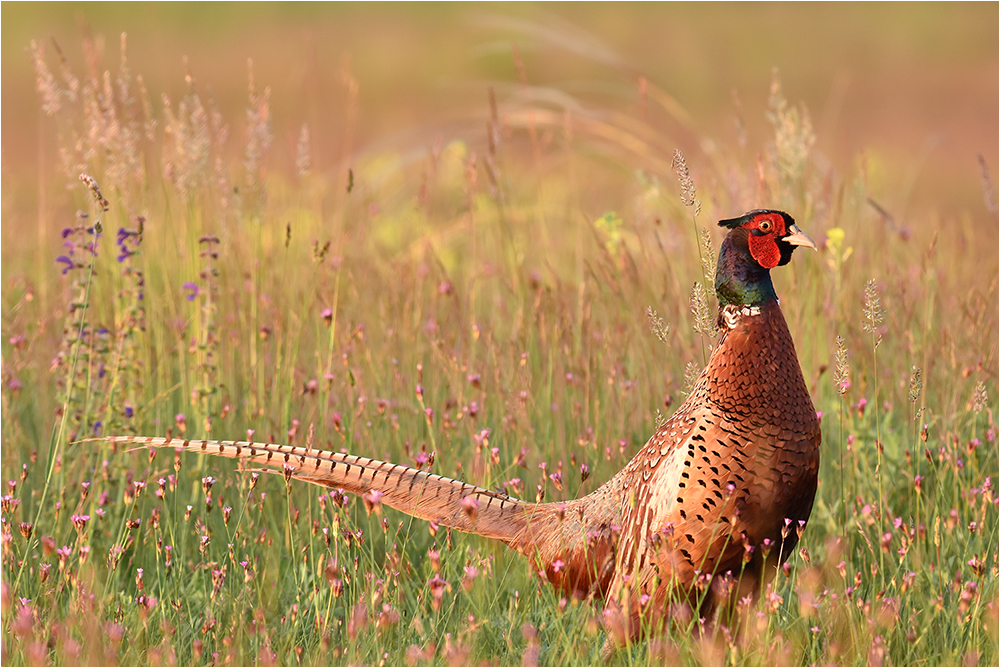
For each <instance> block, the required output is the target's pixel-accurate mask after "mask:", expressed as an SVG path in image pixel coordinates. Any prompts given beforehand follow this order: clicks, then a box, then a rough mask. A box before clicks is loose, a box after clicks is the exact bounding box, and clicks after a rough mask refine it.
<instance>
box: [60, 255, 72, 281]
mask: <svg viewBox="0 0 1000 668" xmlns="http://www.w3.org/2000/svg"><path fill="white" fill-rule="evenodd" d="M60 263H61V264H63V265H65V266H64V267H63V270H62V273H63V276H65V275H66V273H67V272H68V271H69V270H70V269H74V268H75V267H76V263H75V262H73V260H71V259H69V258H68V257H66V256H65V255H60V256H59V257H57V258H56V264H60Z"/></svg>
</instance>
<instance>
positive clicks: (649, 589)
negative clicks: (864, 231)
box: [109, 209, 820, 647]
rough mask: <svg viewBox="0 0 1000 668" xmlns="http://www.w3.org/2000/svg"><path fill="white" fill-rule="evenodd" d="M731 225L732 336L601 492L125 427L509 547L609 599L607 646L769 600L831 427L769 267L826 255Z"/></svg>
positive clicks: (770, 232)
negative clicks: (824, 424) (799, 256)
mask: <svg viewBox="0 0 1000 668" xmlns="http://www.w3.org/2000/svg"><path fill="white" fill-rule="evenodd" d="M719 224H720V225H721V226H724V227H727V228H730V229H731V230H732V231H731V232H730V233H729V234H728V236H727V237H726V239H725V241H724V242H723V244H722V249H721V251H720V254H719V263H718V269H717V273H716V279H715V287H716V292H717V294H718V297H719V304H720V309H719V317H718V327H719V329H720V331H721V334H720V336H719V341H718V345H717V346H716V347H715V349H714V351H713V353H712V356H711V359H710V360H709V363H708V366H707V367H706V368H705V370H704V371H703V372H702V373H701V376H700V377H699V378H698V381H697V383H696V384H695V387H694V390H693V391H692V393H691V395H690V396H689V397H688V399H687V400H686V401H685V402H684V403H683V404H682V405H681V407H680V408H679V409H678V410H677V412H676V413H674V415H673V416H672V417H671V418H670V419H669V420H667V421H666V422H665V423H664V424H663V425H662V426H661V427H660V428H659V429H657V430H656V433H654V434H653V436H652V438H650V439H649V441H648V442H647V443H646V445H645V446H644V447H643V448H642V449H641V450H640V451H639V452H638V454H636V456H635V457H634V458H633V459H632V461H631V462H630V463H629V464H628V465H627V466H626V467H625V468H624V469H622V470H621V471H620V472H619V473H618V474H617V475H615V476H614V477H613V478H612V479H611V480H609V481H608V482H607V483H605V484H604V485H603V486H601V487H600V488H598V489H597V490H596V491H594V492H593V493H592V494H589V495H588V496H585V497H583V498H580V499H576V500H574V501H569V502H566V503H544V504H542V503H527V502H524V501H521V500H519V499H516V498H513V497H511V496H508V495H506V494H501V493H498V492H494V491H491V490H488V489H484V488H482V487H477V486H474V485H470V484H468V483H465V482H461V481H458V480H453V479H450V478H446V477H444V476H440V475H437V474H435V473H428V472H426V471H421V470H417V469H414V468H410V467H407V466H400V465H398V464H392V463H388V462H381V461H377V460H374V459H369V458H367V457H359V456H356V455H348V454H341V453H334V452H328V451H320V450H314V449H307V448H304V447H297V446H289V445H276V444H270V443H251V442H245V441H191V440H181V439H166V438H158V437H132V436H115V437H110V438H109V440H112V441H115V442H119V443H135V444H140V445H144V446H153V447H170V448H178V449H185V450H194V451H198V452H207V453H210V454H214V455H221V456H224V457H230V458H234V459H241V460H244V461H247V462H252V463H254V464H258V465H263V466H270V467H274V468H280V469H282V470H283V471H284V473H285V474H286V475H288V476H290V477H291V478H296V479H299V480H305V481H307V482H311V483H315V484H317V485H321V486H324V487H330V488H335V489H336V488H339V489H343V490H345V491H348V492H351V493H354V494H364V493H368V492H370V491H371V490H377V491H378V492H380V493H381V502H382V503H385V504H386V505H388V506H391V507H393V508H397V509H398V510H401V511H403V512H405V513H408V514H410V515H414V516H416V517H420V518H423V519H427V520H432V521H435V522H437V523H438V524H440V525H443V526H447V527H452V528H454V529H458V530H460V531H466V532H471V533H476V534H479V535H482V536H486V537H489V538H496V539H498V540H500V541H503V542H504V543H506V544H507V545H509V546H510V547H512V548H514V549H515V550H517V551H518V552H520V553H522V554H524V555H525V556H527V557H529V558H530V559H532V560H533V561H534V562H535V563H536V564H537V566H538V567H539V569H540V570H543V571H544V573H545V575H546V576H547V578H548V579H549V581H550V582H551V583H552V584H553V585H555V586H556V587H559V588H560V589H562V590H564V591H565V592H567V593H568V594H571V595H575V596H578V597H587V596H595V597H598V598H605V599H607V600H608V602H607V612H608V615H607V616H608V618H609V619H616V620H618V623H617V624H611V625H609V626H610V627H612V628H609V631H611V632H612V633H611V634H610V635H609V645H608V647H612V646H613V645H614V644H621V643H623V642H625V641H627V640H634V639H636V638H638V637H639V636H640V635H641V633H642V628H643V624H642V623H641V622H642V621H645V622H646V623H647V624H648V625H649V626H647V627H646V628H651V627H653V625H655V624H657V623H662V622H663V621H665V620H666V618H667V616H668V615H669V614H670V610H672V609H673V610H676V609H677V606H676V605H675V604H681V605H686V606H688V607H689V610H690V611H691V612H696V613H697V614H698V615H699V616H701V617H706V618H709V619H711V618H712V615H713V614H714V612H715V610H716V609H717V608H718V607H719V606H720V605H726V604H728V603H731V602H732V601H734V600H735V599H736V597H739V596H743V595H747V594H750V595H755V594H756V593H757V592H759V591H760V588H761V587H762V586H763V583H764V582H765V581H766V579H767V578H769V577H770V575H772V574H773V572H774V571H775V567H776V566H777V565H778V564H780V563H781V562H783V561H784V560H785V559H786V558H787V557H788V556H789V554H790V553H791V552H792V549H793V548H794V546H795V544H796V542H797V540H798V538H799V535H800V532H801V530H802V529H803V528H804V526H805V522H806V520H807V519H808V518H809V513H810V511H811V510H812V504H813V498H814V496H815V493H816V480H817V478H816V476H817V470H818V468H819V446H820V427H819V420H818V418H817V416H816V411H815V409H814V408H813V404H812V401H811V400H810V398H809V393H808V390H807V389H806V385H805V381H804V380H803V378H802V371H801V369H800V367H799V362H798V359H797V357H796V355H795V346H794V344H793V343H792V338H791V335H790V334H789V332H788V326H787V325H786V323H785V319H784V317H783V316H782V313H781V309H780V308H779V306H778V299H777V297H776V295H775V292H774V287H773V285H772V283H771V277H770V270H771V269H772V268H774V267H775V266H779V265H784V264H787V263H788V262H789V260H790V259H791V256H792V251H794V250H795V248H796V247H797V246H808V247H810V248H813V249H815V248H816V246H815V244H814V243H813V242H812V240H811V239H810V238H809V237H808V236H807V235H806V234H805V233H803V232H802V230H800V229H799V227H798V226H797V225H796V224H795V221H794V220H793V219H792V217H791V216H789V215H788V214H787V213H784V212H782V211H775V210H769V209H758V210H754V211H750V212H749V213H746V214H745V215H743V216H741V217H739V218H734V219H730V220H723V221H721V222H720V223H719Z"/></svg>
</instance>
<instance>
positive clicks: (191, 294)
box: [181, 281, 201, 302]
mask: <svg viewBox="0 0 1000 668" xmlns="http://www.w3.org/2000/svg"><path fill="white" fill-rule="evenodd" d="M181 289H182V290H185V291H188V294H186V295H184V298H185V299H187V300H188V301H189V302H193V301H194V298H195V297H197V296H198V295H200V294H201V288H199V287H198V284H197V283H193V282H191V281H188V282H187V283H185V284H184V285H182V286H181Z"/></svg>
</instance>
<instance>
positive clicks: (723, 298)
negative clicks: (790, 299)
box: [715, 228, 778, 307]
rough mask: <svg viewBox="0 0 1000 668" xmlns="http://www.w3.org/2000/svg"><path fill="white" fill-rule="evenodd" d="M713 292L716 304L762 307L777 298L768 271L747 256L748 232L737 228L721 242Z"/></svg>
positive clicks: (748, 247)
mask: <svg viewBox="0 0 1000 668" xmlns="http://www.w3.org/2000/svg"><path fill="white" fill-rule="evenodd" d="M715 293H716V295H718V297H719V306H720V307H723V306H726V305H729V304H733V305H735V306H761V305H763V304H765V303H767V302H769V301H773V300H776V299H777V298H778V296H777V295H776V294H775V293H774V285H773V284H772V283H771V272H770V270H768V269H765V268H764V267H762V266H760V264H758V263H757V261H756V260H754V259H753V257H752V256H751V255H750V246H749V244H748V243H747V232H746V230H744V229H741V228H737V229H735V230H733V231H732V232H731V233H730V234H729V235H728V236H727V237H726V239H725V241H723V242H722V248H721V250H720V251H719V264H718V268H717V269H716V271H715Z"/></svg>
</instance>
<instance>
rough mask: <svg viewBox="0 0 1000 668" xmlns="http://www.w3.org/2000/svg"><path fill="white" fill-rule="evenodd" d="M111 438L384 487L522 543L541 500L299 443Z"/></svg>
mask: <svg viewBox="0 0 1000 668" xmlns="http://www.w3.org/2000/svg"><path fill="white" fill-rule="evenodd" d="M105 440H108V441H111V442H114V443H122V444H133V445H137V446H140V447H153V448H175V449H182V450H188V451H191V452H202V453H207V454H211V455H215V456H219V457H228V458H230V459H237V460H240V461H244V462H248V463H253V464H258V465H260V466H265V467H269V468H270V469H271V470H272V471H274V472H276V473H281V472H285V471H286V467H287V470H288V472H289V475H290V477H292V478H295V479H297V480H304V481H306V482H311V483H313V484H315V485H320V486H322V487H330V488H332V489H343V490H344V491H346V492H351V493H353V494H358V495H361V494H364V493H366V492H369V491H370V490H377V491H379V492H381V494H382V496H381V499H380V500H381V502H382V503H384V504H385V505H387V506H390V507H391V508H395V509H397V510H400V511H402V512H404V513H406V514H408V515H413V516H414V517H419V518H421V519H425V520H431V521H434V522H437V523H438V524H440V525H442V526H446V527H451V528H453V529H458V530H459V531H465V532H468V533H475V534H479V535H481V536H485V537H487V538H496V539H498V540H502V541H503V542H505V543H507V544H509V545H511V546H512V547H514V548H515V549H518V551H521V552H523V551H525V549H526V548H527V546H526V545H525V546H524V548H522V545H521V543H523V542H524V539H525V535H526V531H527V526H528V523H529V522H530V520H531V515H532V510H533V509H534V508H535V507H536V504H533V503H525V502H524V501H521V500H519V499H516V498H514V497H512V496H508V495H506V494H502V493H499V492H494V491H492V490H489V489H485V488H483V487H477V486H475V485H470V484H468V483H465V482H462V481H460V480H454V479H452V478H447V477H445V476H441V475H438V474H436V473H429V472H427V471H421V470H419V469H415V468H412V467H409V466H403V465H400V464H393V463H390V462H383V461H379V460H377V459H371V458H369V457H360V456H357V455H349V454H343V453H339V452H330V451H327V450H316V449H311V448H304V447H300V446H293V445H279V444H273V443H252V442H250V441H213V440H187V439H180V438H163V437H159V436H111V437H108V438H107V439H105Z"/></svg>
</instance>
